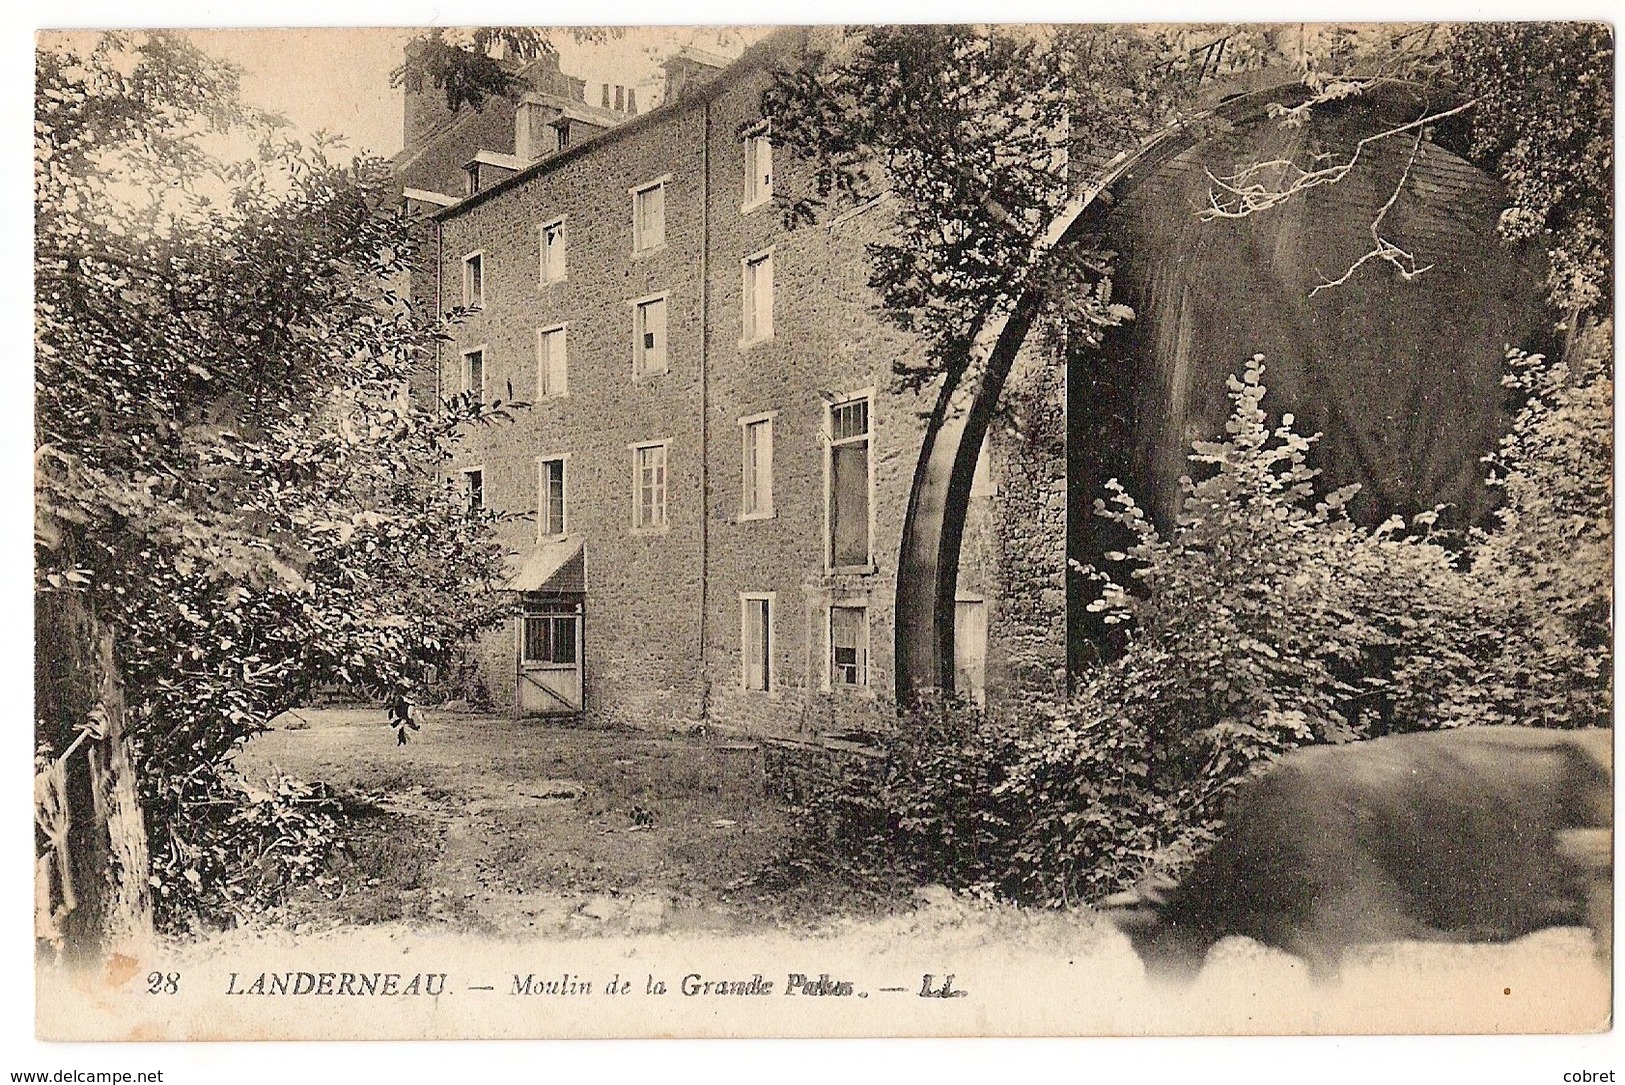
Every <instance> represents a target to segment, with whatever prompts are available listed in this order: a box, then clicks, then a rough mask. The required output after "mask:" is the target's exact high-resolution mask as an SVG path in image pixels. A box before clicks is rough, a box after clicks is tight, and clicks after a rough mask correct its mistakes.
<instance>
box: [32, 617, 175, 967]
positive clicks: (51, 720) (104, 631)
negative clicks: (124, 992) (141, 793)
mask: <svg viewBox="0 0 1625 1085" xmlns="http://www.w3.org/2000/svg"><path fill="white" fill-rule="evenodd" d="M34 635H35V648H34V691H35V693H34V695H35V721H34V722H35V741H36V743H37V749H38V752H39V754H40V757H39V761H38V763H37V764H36V776H35V781H34V798H35V819H36V820H35V828H36V832H35V841H36V856H37V859H36V876H37V877H38V879H39V884H38V885H37V886H36V897H35V900H36V913H35V920H36V925H35V937H36V940H37V946H38V948H39V950H40V952H41V953H43V954H49V955H52V956H55V957H56V958H58V959H59V960H61V961H63V962H65V963H93V962H96V961H99V960H101V959H102V958H103V957H104V956H105V954H107V953H108V952H110V951H111V950H113V949H115V948H118V947H120V946H124V945H129V944H132V943H137V944H138V943H140V942H143V941H145V940H146V939H147V938H149V937H150V936H151V933H152V897H151V893H150V892H149V891H148V884H147V879H148V878H149V877H150V876H151V864H150V862H149V860H148V854H147V835H146V826H145V823H144V820H143V818H142V815H141V806H140V801H139V799H138V797H137V793H136V781H135V769H134V765H133V764H132V762H131V759H130V752H129V745H128V741H127V739H126V737H125V718H124V715H125V713H124V690H123V686H122V683H121V681H120V678H119V672H118V665H117V663H116V661H115V660H116V657H115V655H114V651H113V630H112V629H111V628H109V627H107V626H106V625H104V624H103V623H102V622H100V621H98V619H97V617H96V615H95V614H94V613H93V612H92V611H91V609H90V607H89V606H88V605H87V601H86V599H85V597H84V596H83V595H82V594H81V593H78V592H72V591H57V592H46V593H41V594H38V595H36V597H35V611H34ZM87 728H88V729H89V730H88V733H83V732H85V730H86V729H87Z"/></svg>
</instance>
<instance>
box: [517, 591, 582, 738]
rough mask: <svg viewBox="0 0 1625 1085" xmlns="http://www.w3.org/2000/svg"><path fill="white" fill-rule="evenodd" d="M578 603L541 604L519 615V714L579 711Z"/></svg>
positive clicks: (579, 615) (562, 714)
mask: <svg viewBox="0 0 1625 1085" xmlns="http://www.w3.org/2000/svg"><path fill="white" fill-rule="evenodd" d="M581 610H582V608H581V604H580V603H554V604H544V605H542V606H540V607H539V608H538V609H536V610H534V611H533V610H528V609H527V610H526V612H525V613H524V614H523V615H521V616H520V619H519V620H520V623H521V625H520V630H519V714H520V715H522V716H568V715H574V714H575V713H578V712H580V711H581Z"/></svg>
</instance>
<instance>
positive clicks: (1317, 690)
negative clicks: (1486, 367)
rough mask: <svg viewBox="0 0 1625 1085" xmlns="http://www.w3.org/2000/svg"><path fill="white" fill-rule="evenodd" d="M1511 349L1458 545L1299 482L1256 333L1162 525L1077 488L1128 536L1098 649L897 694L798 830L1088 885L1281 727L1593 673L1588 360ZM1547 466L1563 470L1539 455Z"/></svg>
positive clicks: (1152, 859) (1599, 674)
mask: <svg viewBox="0 0 1625 1085" xmlns="http://www.w3.org/2000/svg"><path fill="white" fill-rule="evenodd" d="M1515 361H1516V362H1517V363H1518V366H1517V375H1515V378H1514V379H1515V381H1516V382H1519V383H1518V387H1520V388H1527V389H1529V390H1530V391H1531V392H1533V393H1534V395H1535V399H1534V401H1532V402H1531V404H1530V406H1529V407H1528V408H1526V409H1525V410H1524V411H1523V412H1522V413H1521V414H1520V416H1519V419H1518V426H1517V427H1516V428H1515V429H1514V431H1513V434H1512V436H1511V437H1509V438H1508V441H1507V443H1506V444H1505V445H1504V446H1503V449H1502V451H1501V453H1500V456H1499V458H1498V462H1499V463H1500V464H1501V465H1502V466H1501V472H1500V474H1499V476H1498V479H1497V483H1498V485H1501V486H1503V487H1504V488H1506V489H1507V491H1508V494H1509V502H1508V512H1507V513H1506V514H1504V516H1503V521H1504V522H1503V524H1502V529H1501V531H1500V532H1499V533H1498V534H1497V535H1495V536H1491V537H1488V538H1482V537H1481V538H1480V539H1479V540H1478V544H1479V547H1480V549H1479V554H1480V557H1479V560H1478V561H1477V562H1476V563H1474V564H1473V565H1472V566H1471V567H1470V568H1468V567H1464V565H1465V563H1464V562H1463V560H1462V557H1461V556H1460V555H1459V554H1457V553H1455V552H1453V551H1452V550H1451V549H1449V548H1447V547H1446V546H1444V545H1442V544H1441V543H1440V542H1439V541H1438V540H1437V539H1435V538H1433V537H1431V536H1430V534H1429V532H1430V530H1431V527H1432V524H1433V523H1434V520H1435V518H1436V517H1435V514H1433V513H1424V514H1422V515H1420V516H1418V517H1416V518H1415V519H1414V520H1413V521H1412V522H1411V523H1410V524H1406V523H1405V522H1403V521H1401V520H1398V519H1394V520H1390V521H1389V522H1387V523H1385V524H1382V525H1380V526H1379V527H1377V528H1376V529H1374V530H1371V529H1366V528H1363V527H1361V526H1360V525H1358V524H1356V523H1354V522H1353V521H1352V520H1350V519H1349V517H1348V515H1347V513H1346V511H1345V510H1346V505H1347V502H1348V500H1349V498H1350V497H1352V496H1353V492H1354V491H1353V488H1344V489H1339V490H1332V491H1330V492H1325V491H1317V488H1316V481H1317V474H1318V472H1317V471H1316V469H1314V468H1312V467H1310V466H1309V463H1308V457H1309V454H1310V452H1311V450H1312V448H1313V445H1314V441H1315V438H1314V437H1305V436H1302V435H1299V434H1298V433H1296V432H1295V431H1294V430H1293V428H1292V418H1291V417H1290V416H1286V417H1284V418H1282V419H1281V421H1280V423H1279V424H1278V425H1276V426H1275V427H1274V428H1273V429H1272V428H1271V427H1270V426H1269V425H1268V423H1267V415H1266V414H1265V411H1264V409H1263V400H1264V396H1265V387H1264V384H1263V365H1262V359H1261V358H1254V359H1253V360H1252V362H1251V363H1249V365H1248V366H1247V367H1246V369H1245V370H1244V372H1243V373H1242V374H1240V375H1239V376H1237V377H1233V378H1231V380H1230V397H1231V400H1232V403H1233V405H1234V409H1233V411H1232V413H1231V416H1230V419H1229V422H1228V424H1227V426H1226V434H1225V437H1224V439H1223V440H1221V441H1212V442H1198V443H1197V444H1196V445H1195V446H1194V452H1193V454H1192V456H1191V460H1192V462H1193V464H1195V465H1196V466H1197V468H1198V477H1196V478H1186V479H1184V480H1182V481H1181V488H1182V500H1181V502H1180V510H1179V514H1178V517H1177V520H1176V522H1175V524H1174V525H1172V527H1171V529H1170V530H1169V531H1168V532H1167V533H1164V532H1162V531H1159V530H1158V528H1157V527H1156V526H1155V525H1154V524H1153V523H1152V522H1151V521H1150V519H1149V518H1148V517H1147V516H1146V515H1145V514H1144V512H1143V511H1142V510H1141V509H1140V508H1139V506H1138V505H1136V504H1135V502H1134V501H1133V499H1132V498H1131V497H1130V496H1129V495H1128V494H1127V493H1126V492H1124V491H1123V490H1122V489H1121V488H1120V487H1117V486H1115V485H1113V486H1112V488H1111V496H1110V500H1109V501H1108V502H1101V503H1100V504H1099V506H1098V508H1097V512H1098V513H1099V514H1100V515H1103V516H1106V517H1108V518H1110V519H1112V520H1114V521H1116V522H1117V523H1119V524H1121V525H1122V526H1123V527H1125V528H1126V529H1127V530H1128V531H1129V532H1130V534H1131V536H1132V538H1133V539H1134V540H1135V541H1134V544H1133V545H1132V546H1131V547H1129V548H1128V549H1127V550H1126V551H1124V552H1122V553H1116V554H1110V555H1108V556H1107V557H1108V561H1109V562H1110V563H1111V564H1112V565H1113V566H1114V567H1115V568H1122V569H1126V570H1127V576H1123V577H1120V578H1116V579H1114V578H1113V577H1112V576H1111V575H1110V574H1109V573H1107V572H1105V571H1099V570H1092V569H1091V570H1087V571H1088V572H1089V573H1090V574H1091V575H1093V576H1095V577H1097V578H1098V580H1099V582H1100V585H1101V594H1100V598H1099V601H1098V603H1097V604H1096V605H1097V607H1098V608H1099V609H1101V610H1103V611H1105V612H1106V618H1107V621H1108V622H1111V623H1114V624H1117V625H1120V626H1122V627H1123V628H1124V629H1125V630H1126V636H1125V647H1124V650H1123V651H1122V652H1121V654H1120V655H1118V656H1117V657H1116V658H1115V659H1112V660H1110V661H1108V662H1106V663H1103V664H1100V665H1098V666H1095V667H1093V668H1091V669H1090V670H1089V671H1087V672H1086V673H1084V674H1082V675H1079V676H1077V685H1076V688H1075V690H1074V692H1073V696H1072V698H1071V700H1070V702H1069V703H1066V704H1028V705H1025V706H1022V707H1020V708H1018V709H1016V710H1015V713H1016V715H1015V716H1013V717H1000V716H983V715H981V714H980V713H978V712H976V711H973V710H971V709H968V708H966V707H964V706H960V705H955V704H929V705H922V706H920V707H919V708H917V709H916V710H915V711H914V712H913V713H912V714H911V715H910V717H909V718H908V719H907V720H905V721H904V722H903V723H902V724H901V726H900V727H899V729H898V732H897V733H896V734H895V735H894V736H892V737H890V738H888V739H887V740H886V741H885V749H884V754H883V756H882V757H880V758H879V759H877V761H876V763H875V764H873V765H871V766H870V767H869V768H868V769H867V770H866V771H858V772H853V773H851V774H849V775H847V776H846V777H845V778H844V779H841V780H837V781H833V782H832V783H831V784H830V785H829V786H827V787H825V788H824V789H823V790H822V791H821V792H820V793H819V795H818V797H817V798H816V799H815V800H813V801H811V802H810V803H809V805H808V806H807V808H806V812H807V814H808V817H809V818H810V823H813V824H816V825H818V826H819V827H820V830H821V831H819V832H816V833H814V834H812V836H813V839H812V840H810V841H807V842H805V843H808V844H810V845H812V846H815V847H823V848H828V849H833V851H834V852H836V853H837V854H839V855H841V856H843V857H844V858H845V859H846V860H848V861H855V862H857V863H858V864H859V865H860V866H862V865H867V866H868V867H870V868H877V869H878V868H885V869H887V870H889V871H891V872H893V873H896V872H907V873H909V874H911V875H912V876H914V877H915V878H917V879H919V880H930V881H937V882H942V883H944V884H947V885H949V886H951V887H954V888H961V889H972V890H978V889H979V890H983V891H988V892H992V893H995V894H997V895H1001V896H1006V897H1009V898H1013V899H1016V900H1020V901H1027V902H1034V903H1045V904H1064V903H1069V902H1073V901H1078V900H1092V899H1098V898H1099V897H1101V896H1104V895H1107V894H1109V893H1111V892H1114V891H1116V890H1118V889H1121V888H1124V887H1126V886H1128V885H1130V884H1132V883H1133V882H1134V881H1136V880H1137V879H1139V878H1141V877H1142V876H1144V875H1145V874H1147V873H1148V872H1150V871H1152V870H1161V871H1169V872H1175V871H1177V869H1178V867H1179V866H1180V865H1181V864H1182V863H1184V862H1185V861H1187V860H1188V859H1189V858H1190V857H1192V856H1193V855H1194V854H1195V853H1196V852H1197V851H1198V850H1200V848H1201V847H1202V846H1203V845H1204V843H1205V842H1206V841H1207V840H1209V839H1211V836H1212V834H1213V832H1214V831H1215V829H1216V827H1217V825H1218V819H1219V817H1220V815H1221V813H1222V800H1223V798H1224V797H1225V795H1226V794H1227V793H1228V792H1229V791H1230V790H1231V789H1232V788H1233V786H1234V785H1235V784H1236V783H1237V782H1238V781H1240V780H1241V779H1242V778H1243V777H1245V776H1246V775H1247V774H1248V773H1249V771H1250V770H1252V769H1253V768H1254V767H1255V766H1257V765H1258V764H1260V763H1261V762H1264V761H1267V760H1269V759H1271V758H1274V757H1276V756H1278V755H1280V754H1281V753H1283V752H1285V751H1286V750H1289V749H1291V748H1293V747H1295V746H1298V745H1302V744H1305V743H1312V742H1346V741H1351V740H1356V739H1361V738H1369V737H1373V736H1375V735H1380V734H1385V733H1389V732H1395V731H1414V730H1425V729H1433V728H1440V727H1449V726H1456V725H1459V724H1463V723H1472V722H1484V721H1486V720H1488V719H1492V718H1509V719H1519V720H1522V721H1524V722H1558V719H1557V718H1556V717H1557V716H1558V713H1559V709H1558V707H1557V705H1562V706H1564V710H1566V711H1569V712H1571V713H1572V712H1573V711H1576V710H1577V709H1576V708H1575V704H1574V702H1575V698H1577V697H1578V698H1579V699H1580V700H1581V701H1583V702H1584V703H1585V704H1587V705H1590V704H1591V702H1592V701H1594V700H1595V696H1593V694H1597V693H1600V694H1601V695H1602V696H1603V697H1604V698H1605V697H1606V678H1605V676H1606V673H1607V665H1606V653H1605V652H1601V653H1599V652H1598V651H1597V650H1595V648H1594V647H1593V649H1592V650H1591V651H1590V652H1589V653H1588V651H1587V646H1588V645H1590V644H1591V642H1592V641H1593V640H1595V639H1596V638H1597V637H1599V636H1602V637H1604V644H1603V647H1604V648H1605V647H1606V629H1607V625H1606V616H1607V602H1608V597H1607V586H1606V583H1605V582H1604V581H1603V580H1601V579H1599V578H1600V577H1602V576H1603V575H1604V574H1605V572H1606V570H1607V562H1606V560H1602V561H1600V562H1599V560H1598V559H1599V558H1600V557H1601V556H1602V555H1603V553H1605V552H1606V550H1607V545H1608V542H1609V538H1608V528H1607V527H1606V520H1607V514H1608V511H1609V510H1610V508H1611V493H1609V492H1608V491H1607V490H1606V486H1605V482H1606V478H1607V474H1606V472H1607V462H1608V461H1607V458H1606V456H1600V454H1599V449H1598V447H1596V444H1597V441H1598V440H1599V437H1598V432H1599V430H1598V427H1599V426H1601V427H1602V429H1601V431H1600V432H1602V433H1603V434H1606V426H1604V425H1603V423H1604V422H1605V421H1606V420H1607V418H1608V403H1607V401H1606V400H1607V396H1606V392H1605V391H1604V390H1602V389H1600V388H1599V386H1598V382H1599V381H1601V380H1604V378H1602V377H1595V376H1594V377H1591V378H1588V379H1587V380H1585V381H1582V382H1579V383H1576V382H1575V381H1574V379H1573V378H1572V376H1571V375H1570V374H1568V373H1567V372H1566V371H1564V370H1562V369H1561V368H1559V367H1552V366H1548V365H1546V364H1545V363H1544V362H1543V361H1541V360H1524V359H1521V357H1520V358H1518V359H1515ZM1582 446H1583V447H1582ZM1576 457H1579V458H1585V459H1586V460H1587V462H1588V463H1590V464H1591V465H1592V466H1591V467H1590V469H1589V470H1588V471H1583V470H1579V469H1578V468H1577V467H1576V465H1575V464H1573V463H1572V462H1569V461H1572V460H1574V459H1575V458H1576ZM1563 464H1567V466H1561V465H1563ZM1560 468H1561V470H1564V471H1568V472H1569V477H1568V480H1567V481H1563V482H1559V481H1558V480H1557V479H1549V480H1547V479H1544V475H1545V473H1548V472H1551V471H1557V470H1559V469H1560ZM1599 480H1601V482H1599ZM1557 507H1562V508H1563V509H1564V510H1565V512H1564V516H1563V517H1561V518H1559V517H1557V516H1556V515H1555V513H1554V510H1555V509H1556V508H1557ZM1519 509H1527V510H1528V512H1527V513H1526V514H1525V515H1524V516H1523V517H1522V518H1521V517H1520V515H1519V514H1518V510H1519ZM1537 523H1538V524H1540V525H1543V526H1539V527H1536V526H1535V525H1536V524H1537ZM1540 533H1545V535H1548V536H1553V537H1551V538H1543V537H1542V536H1541V534H1540ZM1559 537H1560V538H1561V539H1563V540H1566V542H1564V543H1563V544H1561V545H1560V544H1559V541H1558V538H1559ZM1544 562H1551V563H1555V568H1553V569H1551V570H1549V571H1548V572H1547V573H1546V574H1544V576H1542V577H1541V579H1540V585H1541V586H1537V587H1535V588H1534V590H1528V588H1529V586H1528V581H1529V578H1530V577H1531V575H1532V572H1531V570H1532V569H1533V568H1534V567H1536V566H1537V565H1539V564H1540V563H1544ZM1580 566H1583V568H1581V567H1580ZM1492 581H1493V584H1492ZM1489 587H1494V590H1487V588H1489ZM1599 607H1600V608H1601V609H1600V610H1599V609H1598V608H1599ZM1543 638H1544V640H1543ZM1538 644H1545V645H1546V646H1545V647H1544V648H1541V649H1540V650H1538V651H1537V650H1535V649H1534V648H1533V647H1532V645H1538ZM1514 660H1515V662H1514ZM1536 675H1540V676H1544V677H1545V678H1547V679H1549V680H1550V681H1552V682H1553V683H1557V684H1560V685H1561V686H1562V687H1563V688H1564V689H1569V690H1574V691H1578V692H1576V693H1572V694H1568V695H1565V694H1563V693H1561V692H1558V691H1557V690H1556V689H1555V688H1552V687H1544V688H1543V687H1540V686H1538V685H1537V684H1536V683H1535V682H1534V681H1533V679H1534V677H1535V676H1536ZM1587 698H1589V700H1588V699H1587ZM1491 705H1494V706H1499V709H1498V710H1499V711H1500V713H1501V715H1499V716H1495V715H1491V714H1490V713H1489V712H1488V710H1487V706H1491ZM1543 713H1544V714H1543ZM1575 722H1579V721H1578V720H1575Z"/></svg>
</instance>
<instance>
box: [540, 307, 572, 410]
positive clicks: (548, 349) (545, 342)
mask: <svg viewBox="0 0 1625 1085" xmlns="http://www.w3.org/2000/svg"><path fill="white" fill-rule="evenodd" d="M568 350H569V342H568V340H567V339H566V337H565V330H564V325H562V324H561V325H559V326H558V327H556V328H539V329H537V332H536V387H537V390H538V392H537V394H538V395H540V396H542V397H548V396H565V395H569V394H570V380H569V355H568Z"/></svg>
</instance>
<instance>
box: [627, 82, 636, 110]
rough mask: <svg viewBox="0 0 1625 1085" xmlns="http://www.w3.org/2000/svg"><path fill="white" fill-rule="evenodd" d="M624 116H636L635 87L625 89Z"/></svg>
mask: <svg viewBox="0 0 1625 1085" xmlns="http://www.w3.org/2000/svg"><path fill="white" fill-rule="evenodd" d="M626 114H627V116H629V117H636V116H637V115H638V90H637V88H636V87H627V88H626Z"/></svg>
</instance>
